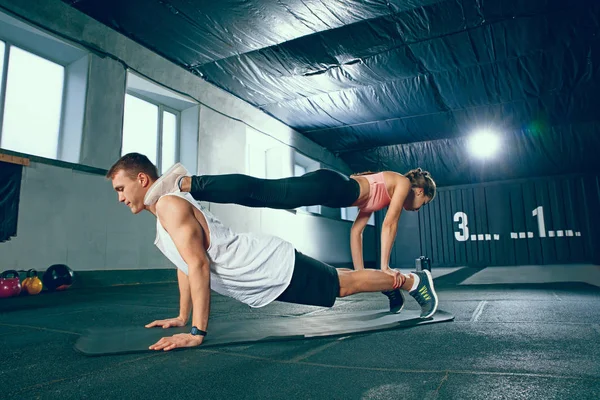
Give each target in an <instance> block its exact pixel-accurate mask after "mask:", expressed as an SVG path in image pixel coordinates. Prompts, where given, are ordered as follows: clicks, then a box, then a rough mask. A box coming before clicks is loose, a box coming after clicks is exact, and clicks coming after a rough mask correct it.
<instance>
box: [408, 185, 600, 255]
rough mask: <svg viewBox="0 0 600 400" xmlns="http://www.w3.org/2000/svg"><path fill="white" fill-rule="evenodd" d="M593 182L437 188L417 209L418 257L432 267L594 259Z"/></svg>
mask: <svg viewBox="0 0 600 400" xmlns="http://www.w3.org/2000/svg"><path fill="white" fill-rule="evenodd" d="M599 181H600V180H599V177H598V176H575V177H574V176H563V177H554V178H539V179H532V180H527V181H524V180H521V181H512V182H495V183H486V184H481V185H471V186H461V187H445V188H439V189H438V192H439V193H438V196H437V198H436V199H435V201H434V202H432V203H431V204H430V205H429V206H427V207H424V208H422V209H421V211H420V212H419V229H420V233H419V237H420V241H421V246H420V247H421V251H422V255H424V256H427V257H429V258H430V259H431V261H432V265H433V266H461V265H467V266H488V265H526V264H535V265H538V264H557V263H560V264H568V263H587V262H592V263H600V250H599V249H598V248H597V247H598V244H600V213H599V212H598V210H599V207H600V184H599ZM401 234H402V229H400V230H399V240H402V238H401Z"/></svg>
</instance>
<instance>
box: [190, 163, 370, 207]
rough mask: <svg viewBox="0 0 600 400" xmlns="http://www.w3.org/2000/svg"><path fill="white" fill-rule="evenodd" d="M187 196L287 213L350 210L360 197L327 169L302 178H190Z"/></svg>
mask: <svg viewBox="0 0 600 400" xmlns="http://www.w3.org/2000/svg"><path fill="white" fill-rule="evenodd" d="M190 193H191V195H192V196H193V197H194V198H195V199H196V200H200V201H209V202H213V203H233V204H240V205H243V206H247V207H266V208H279V209H284V210H291V209H293V208H297V207H302V206H314V205H323V206H327V207H332V208H341V207H350V206H351V205H352V204H353V203H354V202H355V201H356V200H357V199H358V197H359V195H360V185H359V184H358V182H356V181H355V180H354V179H350V178H348V177H347V176H345V175H342V174H340V173H338V172H335V171H332V170H329V169H319V170H317V171H314V172H309V173H307V174H304V175H302V176H298V177H293V178H283V179H260V178H255V177H252V176H248V175H242V174H230V175H200V176H192V190H191V191H190Z"/></svg>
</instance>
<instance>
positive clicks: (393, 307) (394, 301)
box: [381, 289, 404, 314]
mask: <svg viewBox="0 0 600 400" xmlns="http://www.w3.org/2000/svg"><path fill="white" fill-rule="evenodd" d="M381 293H383V294H385V295H386V296H387V297H388V299H390V312H391V313H394V314H398V313H399V312H400V311H402V309H403V308H404V294H402V291H401V290H400V289H394V290H388V291H387V292H381Z"/></svg>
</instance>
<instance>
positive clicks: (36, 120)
mask: <svg viewBox="0 0 600 400" xmlns="http://www.w3.org/2000/svg"><path fill="white" fill-rule="evenodd" d="M88 62H89V60H88V52H87V51H85V50H82V49H81V48H79V47H77V46H74V45H71V44H69V43H67V42H65V41H64V40H62V39H58V38H56V37H54V36H51V35H49V34H47V33H45V32H43V31H42V30H40V29H38V28H36V27H33V26H31V25H28V24H26V23H24V22H22V21H20V20H18V19H16V18H14V17H12V16H9V15H7V14H4V13H1V12H0V147H2V148H3V149H6V150H12V151H15V152H19V153H25V154H30V155H35V156H40V157H46V158H52V159H61V160H65V161H71V162H77V161H79V159H78V157H79V150H80V148H81V136H82V132H83V128H82V127H83V119H84V118H83V117H84V113H85V96H86V89H85V88H86V85H87V76H88V73H87V72H88Z"/></svg>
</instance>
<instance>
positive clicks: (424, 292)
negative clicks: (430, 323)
mask: <svg viewBox="0 0 600 400" xmlns="http://www.w3.org/2000/svg"><path fill="white" fill-rule="evenodd" d="M413 273H414V274H415V275H417V276H418V277H419V279H420V281H419V285H418V286H417V288H416V289H415V290H413V291H412V292H408V294H410V295H411V296H412V297H414V298H415V300H416V301H417V303H419V305H420V306H421V318H429V317H431V316H432V315H433V314H435V312H436V310H437V306H438V297H437V294H436V293H435V289H434V288H433V278H432V277H431V272H429V271H427V270H425V271H420V272H413Z"/></svg>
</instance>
